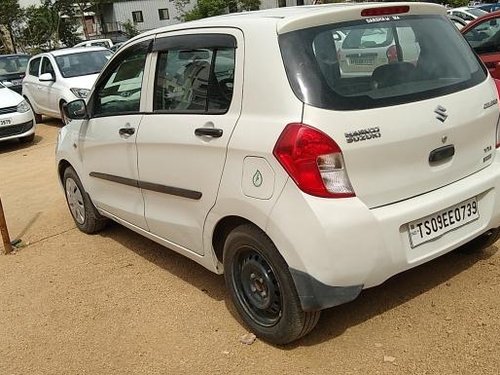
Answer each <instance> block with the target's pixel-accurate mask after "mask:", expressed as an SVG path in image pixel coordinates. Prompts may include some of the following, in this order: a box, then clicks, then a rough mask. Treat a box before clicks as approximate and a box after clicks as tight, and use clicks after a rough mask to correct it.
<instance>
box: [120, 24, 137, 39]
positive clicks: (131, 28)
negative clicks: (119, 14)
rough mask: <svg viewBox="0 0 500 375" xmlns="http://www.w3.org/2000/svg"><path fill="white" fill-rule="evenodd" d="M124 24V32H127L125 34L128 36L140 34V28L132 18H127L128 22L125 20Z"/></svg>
mask: <svg viewBox="0 0 500 375" xmlns="http://www.w3.org/2000/svg"><path fill="white" fill-rule="evenodd" d="M122 26H123V29H124V32H125V35H126V36H127V37H128V38H133V37H134V36H136V35H139V34H140V32H139V30H137V27H136V26H135V25H134V23H133V22H132V21H130V20H127V22H124V23H123V24H122Z"/></svg>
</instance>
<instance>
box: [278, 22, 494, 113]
mask: <svg viewBox="0 0 500 375" xmlns="http://www.w3.org/2000/svg"><path fill="white" fill-rule="evenodd" d="M387 19H388V20H387V21H382V22H368V21H371V20H358V21H354V22H349V23H342V24H332V25H325V26H320V27H313V28H308V29H302V30H298V31H292V32H289V33H286V34H282V35H280V37H279V43H280V48H281V53H282V56H283V61H284V64H285V67H286V71H287V75H288V78H289V80H290V83H291V85H292V88H293V90H294V92H295V94H296V95H297V96H298V97H299V98H300V99H301V100H303V101H304V102H306V103H307V104H311V105H313V106H317V107H322V108H328V109H341V110H353V109H363V108H375V107H383V106H389V105H395V104H400V103H407V102H412V101H416V100H423V99H427V98H431V97H436V96H441V95H445V94H449V93H452V92H455V91H458V90H462V89H465V88H468V87H471V86H473V85H476V84H478V83H479V82H482V81H483V80H484V79H486V72H485V71H484V69H483V67H482V65H481V64H480V63H479V61H478V59H477V58H476V56H475V55H474V54H473V53H472V51H471V50H470V48H469V46H468V45H467V43H466V42H465V41H464V40H463V38H461V37H460V35H459V34H458V33H457V30H456V29H455V28H454V27H453V25H452V24H451V23H450V22H449V21H448V19H447V18H446V17H444V16H406V17H391V18H387ZM436 35H439V38H438V37H436Z"/></svg>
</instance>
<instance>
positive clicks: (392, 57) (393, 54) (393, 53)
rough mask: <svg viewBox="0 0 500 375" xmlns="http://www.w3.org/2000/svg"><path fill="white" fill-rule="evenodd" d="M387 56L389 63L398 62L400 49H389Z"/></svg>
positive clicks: (393, 47) (394, 47)
mask: <svg viewBox="0 0 500 375" xmlns="http://www.w3.org/2000/svg"><path fill="white" fill-rule="evenodd" d="M385 54H386V55H387V61H388V62H389V63H393V62H398V49H397V48H396V46H395V45H394V46H390V47H389V48H387V51H386V52H385Z"/></svg>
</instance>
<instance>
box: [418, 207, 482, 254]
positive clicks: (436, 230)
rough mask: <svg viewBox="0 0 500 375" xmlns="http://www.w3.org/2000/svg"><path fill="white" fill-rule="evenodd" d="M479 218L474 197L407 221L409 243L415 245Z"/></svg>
mask: <svg viewBox="0 0 500 375" xmlns="http://www.w3.org/2000/svg"><path fill="white" fill-rule="evenodd" d="M478 218H479V206H478V204H477V200H476V198H475V197H474V198H471V199H468V200H466V201H464V202H462V203H459V204H456V205H454V206H451V207H448V208H447V209H445V210H442V211H439V212H436V213H434V214H432V215H429V216H426V217H423V218H421V219H418V220H415V221H412V222H411V223H408V233H409V236H410V245H411V247H412V248H414V247H417V246H419V245H421V244H423V243H425V242H428V241H431V240H433V239H435V238H437V237H441V236H442V235H443V234H445V233H448V232H449V231H451V230H453V229H457V228H459V227H461V226H463V225H466V224H468V223H470V222H472V221H474V220H477V219H478Z"/></svg>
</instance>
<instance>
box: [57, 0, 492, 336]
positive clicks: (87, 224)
mask: <svg viewBox="0 0 500 375" xmlns="http://www.w3.org/2000/svg"><path fill="white" fill-rule="evenodd" d="M346 25H348V26H349V27H357V28H358V29H360V30H361V31H363V30H364V29H374V28H376V29H377V30H385V29H388V28H391V29H392V32H393V33H394V35H393V36H394V38H393V39H394V41H395V42H394V43H395V46H396V47H395V52H394V53H395V59H394V61H392V62H390V63H389V62H388V63H385V64H382V65H374V64H372V65H371V69H372V71H371V72H365V73H367V74H364V75H362V76H343V75H342V72H341V70H340V68H339V63H338V60H337V59H338V55H337V48H336V45H335V40H334V35H335V33H337V32H338V31H341V30H342V29H345V28H346ZM401 30H404V31H403V33H404V32H408V31H411V32H412V34H413V35H414V37H415V38H399V33H400V31H401ZM436 35H439V38H436V37H435V36H436ZM415 43H418V51H417V52H416V56H415V55H413V56H411V58H408V57H407V56H406V55H405V54H404V52H403V51H405V50H406V49H407V48H409V47H412V46H410V45H408V44H415ZM412 48H413V47H412ZM353 53H355V52H354V51H353ZM357 53H363V48H362V47H361V46H360V47H359V49H358V52H357ZM497 95H498V93H497V91H496V87H495V84H494V82H493V80H492V79H491V77H490V76H489V75H488V72H487V70H486V69H485V67H484V66H483V65H482V64H481V63H480V62H479V60H478V59H477V58H476V57H475V55H474V53H473V52H472V51H471V49H470V47H469V45H468V44H467V42H466V41H465V40H464V39H463V38H462V37H461V36H460V35H459V33H457V31H456V29H455V27H454V26H453V25H452V24H451V23H450V22H449V20H448V18H447V16H446V10H445V8H443V7H441V6H438V5H433V4H422V3H397V4H390V3H389V4H388V3H379V4H370V3H366V4H361V3H360V4H353V5H332V6H328V5H325V6H314V7H295V8H288V7H287V8H280V9H272V10H266V11H259V12H246V13H241V14H232V15H229V16H220V17H215V18H210V19H205V20H200V21H196V22H192V23H191V22H190V23H182V24H178V25H174V26H170V27H166V28H161V29H157V30H152V31H149V32H147V33H144V34H142V35H140V36H138V37H136V38H135V39H133V40H132V41H130V42H129V43H128V44H127V45H126V46H124V47H123V48H122V49H120V50H119V51H118V52H117V53H116V54H115V55H113V57H112V58H111V60H110V62H109V64H108V65H107V66H106V67H105V69H104V70H103V72H102V73H101V75H100V76H99V78H98V80H97V81H96V84H95V85H94V88H93V90H92V92H91V94H90V96H89V98H88V101H84V100H76V101H74V102H71V103H68V104H67V105H66V106H65V111H66V115H67V116H69V117H70V118H71V119H73V121H71V122H70V124H69V125H67V126H65V127H63V128H62V129H61V131H60V136H59V141H58V144H57V168H58V174H59V177H60V180H61V184H62V186H63V188H64V191H65V194H66V198H67V202H68V206H69V210H70V211H71V214H72V215H73V218H74V220H75V223H76V225H77V227H78V228H80V230H82V231H84V232H86V233H95V232H97V231H99V230H101V229H103V227H104V226H105V223H106V220H107V219H113V220H115V221H117V222H119V223H121V224H123V225H124V226H126V227H128V228H130V229H132V230H134V231H136V232H138V233H140V234H142V235H144V236H146V237H148V238H150V239H152V240H153V241H156V242H158V243H160V244H163V245H165V246H166V247H168V248H170V249H172V250H175V251H177V252H179V253H181V254H183V255H185V256H187V257H188V258H190V259H192V260H194V261H196V262H198V263H200V264H201V265H203V266H204V267H206V268H208V269H209V270H211V271H213V272H216V273H218V274H222V273H224V276H225V280H226V285H227V287H228V289H229V294H230V296H231V299H232V301H233V302H234V304H235V306H236V309H237V311H238V312H239V314H240V315H241V317H242V319H243V321H244V322H245V323H246V324H247V325H248V326H249V327H250V329H251V330H252V332H255V333H256V334H257V335H258V336H259V337H261V338H263V339H265V340H268V341H270V342H273V343H278V344H283V343H287V342H290V341H293V340H295V339H297V338H299V337H301V336H303V335H305V334H307V333H308V332H309V331H311V330H312V329H313V327H314V326H315V325H316V323H317V321H318V318H319V315H320V311H321V310H322V309H326V308H330V307H332V306H336V305H339V304H342V303H345V302H348V301H351V300H353V299H355V298H356V297H357V296H358V295H359V293H360V292H361V291H362V290H363V289H365V288H370V287H373V286H375V285H379V284H381V283H383V282H384V281H385V280H387V279H388V278H389V277H391V276H393V275H395V274H397V273H399V272H402V271H404V270H407V269H409V268H412V267H415V266H418V265H420V264H422V263H424V262H428V261H430V260H431V259H434V258H436V257H438V256H440V255H443V254H445V253H447V252H450V251H452V250H454V249H456V248H458V247H459V246H461V245H464V244H466V243H470V242H471V241H473V243H474V244H475V245H474V246H475V247H476V248H479V247H481V246H488V245H490V244H492V243H493V242H495V241H496V240H497V238H498V236H499V229H498V227H499V226H500V194H498V192H497V189H500V157H499V155H498V153H497V147H498V146H500V136H499V133H498V129H497V127H498V126H497V123H498V119H499V106H498V99H497ZM354 313H356V312H354Z"/></svg>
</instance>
